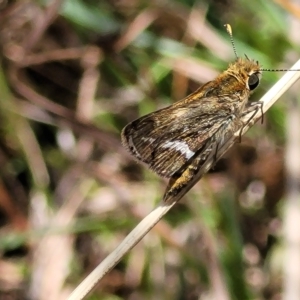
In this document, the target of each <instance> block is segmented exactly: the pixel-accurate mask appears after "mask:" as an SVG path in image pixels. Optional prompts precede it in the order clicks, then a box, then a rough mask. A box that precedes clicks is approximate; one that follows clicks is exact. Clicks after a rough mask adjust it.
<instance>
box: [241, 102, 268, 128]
mask: <svg viewBox="0 0 300 300" xmlns="http://www.w3.org/2000/svg"><path fill="white" fill-rule="evenodd" d="M263 106H264V102H262V101H257V102H252V103H250V105H249V106H247V107H246V109H245V110H244V111H243V113H242V117H244V116H246V115H248V114H249V113H251V112H253V114H252V115H251V117H250V119H249V120H248V121H247V124H249V123H250V122H251V121H252V119H253V118H254V117H255V115H256V114H257V113H258V112H259V111H260V112H261V123H262V124H263V122H264V112H263ZM247 124H246V125H247Z"/></svg>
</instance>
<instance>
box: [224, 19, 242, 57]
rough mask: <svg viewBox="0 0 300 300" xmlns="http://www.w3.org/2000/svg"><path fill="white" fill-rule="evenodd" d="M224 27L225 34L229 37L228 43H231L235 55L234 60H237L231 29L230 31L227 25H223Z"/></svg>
mask: <svg viewBox="0 0 300 300" xmlns="http://www.w3.org/2000/svg"><path fill="white" fill-rule="evenodd" d="M224 27H225V28H226V31H227V33H228V34H229V37H230V42H231V45H232V48H233V52H234V54H235V57H236V58H239V57H238V55H237V52H236V48H235V44H234V40H233V36H232V29H231V26H230V25H229V24H225V25H224Z"/></svg>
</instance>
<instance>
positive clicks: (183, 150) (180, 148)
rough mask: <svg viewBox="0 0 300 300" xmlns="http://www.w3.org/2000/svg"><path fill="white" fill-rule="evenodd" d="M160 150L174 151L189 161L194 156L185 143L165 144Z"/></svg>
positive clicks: (173, 142)
mask: <svg viewBox="0 0 300 300" xmlns="http://www.w3.org/2000/svg"><path fill="white" fill-rule="evenodd" d="M162 148H169V149H175V150H177V151H179V152H180V153H181V154H183V155H184V156H185V158H186V159H190V158H191V157H192V156H193V155H194V154H195V152H194V151H192V150H191V149H190V148H189V146H188V145H187V144H186V143H185V142H181V141H172V142H166V143H165V144H164V145H162Z"/></svg>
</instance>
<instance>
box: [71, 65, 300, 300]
mask: <svg viewBox="0 0 300 300" xmlns="http://www.w3.org/2000/svg"><path fill="white" fill-rule="evenodd" d="M292 69H300V60H299V61H298V62H297V63H296V64H295V65H294V66H293V67H292ZM299 77H300V72H287V73H286V74H285V75H284V76H283V77H282V78H281V79H280V80H279V81H278V82H277V83H276V84H275V85H274V86H273V87H272V88H271V89H270V90H269V91H268V92H267V93H266V94H265V95H264V96H263V97H262V98H261V99H260V101H262V102H263V103H264V106H263V113H265V112H266V111H267V110H268V109H269V108H270V107H271V106H272V105H273V104H274V103H275V102H276V101H277V100H278V99H279V97H280V96H281V95H282V94H283V93H284V92H286V91H287V90H288V89H289V88H290V87H291V85H292V84H293V83H294V82H295V81H296V80H298V79H299ZM250 116H251V114H250V115H248V116H246V117H245V119H244V121H245V122H247V119H249V118H250ZM260 118H261V111H259V112H258V113H257V114H256V115H255V116H254V118H253V119H252V121H251V124H248V125H247V126H245V128H244V130H243V134H244V133H245V132H246V131H247V130H248V129H249V128H250V127H251V126H252V125H253V124H254V123H255V122H256V121H257V120H259V119H260ZM238 136H239V130H238V131H237V132H236V133H235V135H233V136H232V137H231V138H229V139H228V140H227V141H226V143H225V144H224V145H223V146H222V147H221V148H220V149H219V150H218V157H217V159H219V158H221V157H222V156H223V155H224V154H225V153H226V152H227V150H228V149H229V148H230V147H231V146H232V145H233V143H234V142H235V140H236V139H237V138H238ZM212 164H213V155H212V156H211V157H210V158H209V159H208V160H207V162H206V164H205V167H203V168H202V172H201V173H200V174H198V176H197V178H195V180H194V181H193V184H192V185H191V187H192V186H193V185H194V184H195V183H196V182H197V181H198V180H199V179H200V178H201V176H202V175H203V174H204V173H206V172H207V171H208V170H209V169H210V168H211V166H212ZM187 191H188V189H187V190H185V193H186V192H187ZM183 195H184V194H179V195H177V196H176V197H174V198H173V199H169V201H168V204H165V203H160V205H159V206H158V207H156V208H155V209H154V210H153V211H152V212H150V213H149V214H148V215H147V216H146V217H145V218H144V219H143V220H142V221H141V222H140V223H139V224H138V225H137V226H136V227H135V228H134V229H133V230H132V231H131V232H130V233H129V234H128V235H127V237H126V238H125V239H124V240H123V242H121V244H120V245H119V246H118V247H117V248H116V249H115V250H114V251H113V252H112V253H111V254H109V255H108V256H107V257H106V259H104V260H103V261H102V262H101V263H100V264H99V265H98V266H97V267H96V268H95V269H94V271H93V272H92V273H90V274H89V275H88V276H87V277H86V278H85V279H84V281H83V282H82V283H81V284H80V285H79V286H78V287H77V288H76V289H75V290H74V291H73V293H72V294H71V295H70V297H69V298H68V300H81V299H83V298H84V297H85V296H87V294H88V293H89V292H90V291H91V290H92V289H93V288H94V287H95V286H96V285H97V283H98V282H99V281H100V280H101V279H102V278H103V277H104V276H105V274H107V273H108V272H110V271H111V270H112V269H113V267H114V266H115V265H116V264H117V263H118V262H119V261H120V260H121V259H122V258H123V257H124V256H125V255H126V254H127V253H128V252H129V251H130V249H132V248H133V247H134V246H135V245H136V244H137V243H138V242H139V241H140V240H141V239H142V238H143V237H144V236H145V235H146V234H147V233H148V232H149V231H150V230H151V229H152V228H153V227H154V226H155V225H156V224H157V223H158V222H159V221H160V220H161V219H162V218H163V216H164V215H165V214H166V213H167V212H168V211H169V210H170V209H171V208H172V207H173V206H174V205H175V204H176V203H177V202H178V201H179V200H180V199H181V198H182V196H183Z"/></svg>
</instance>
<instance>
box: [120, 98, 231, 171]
mask: <svg viewBox="0 0 300 300" xmlns="http://www.w3.org/2000/svg"><path fill="white" fill-rule="evenodd" d="M189 97H190V98H185V99H183V100H181V101H179V102H176V103H175V104H173V105H171V106H169V107H166V108H163V109H161V110H158V111H156V112H153V113H150V114H148V115H146V116H144V117H141V118H139V119H137V120H135V121H133V122H131V123H130V124H128V125H127V126H126V127H125V128H124V129H123V131H122V142H123V144H124V145H125V147H126V148H127V149H128V150H129V151H130V152H131V153H132V154H133V156H135V157H136V158H137V159H138V160H140V161H142V162H144V163H146V164H147V165H148V166H149V167H150V168H151V169H152V170H154V171H155V172H156V173H157V174H159V175H161V176H163V177H171V176H172V175H174V174H175V173H180V172H181V170H184V169H185V168H186V166H187V165H188V164H189V163H190V162H191V161H193V160H194V159H195V157H196V156H199V155H202V156H203V160H204V161H205V158H206V156H207V154H209V153H210V151H211V150H212V149H213V148H214V147H215V146H216V143H219V142H220V141H222V137H224V133H226V132H232V130H234V127H235V126H234V125H235V121H236V120H237V119H236V116H235V114H234V112H233V111H232V105H231V106H230V105H226V99H225V98H226V97H224V98H221V99H220V97H216V96H212V97H200V98H196V99H191V96H189ZM231 98H232V97H231ZM187 100H189V101H187ZM191 100H192V101H191ZM231 100H232V99H231ZM221 102H222V108H220V109H218V105H220V103H221ZM224 103H225V104H224ZM220 137H221V140H220Z"/></svg>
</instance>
